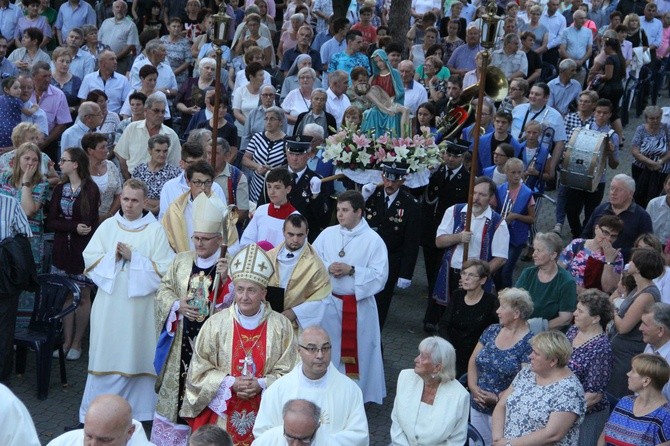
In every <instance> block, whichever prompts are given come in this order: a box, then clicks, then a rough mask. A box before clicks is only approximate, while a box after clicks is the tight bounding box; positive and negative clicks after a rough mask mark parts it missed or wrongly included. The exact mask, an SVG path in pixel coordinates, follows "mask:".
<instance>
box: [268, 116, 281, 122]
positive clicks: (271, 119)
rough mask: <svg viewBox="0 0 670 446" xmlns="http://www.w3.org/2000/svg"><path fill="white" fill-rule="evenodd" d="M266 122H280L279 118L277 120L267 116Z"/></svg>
mask: <svg viewBox="0 0 670 446" xmlns="http://www.w3.org/2000/svg"><path fill="white" fill-rule="evenodd" d="M265 120H266V121H279V118H275V117H274V116H266V117H265Z"/></svg>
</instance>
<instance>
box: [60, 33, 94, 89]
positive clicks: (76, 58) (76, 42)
mask: <svg viewBox="0 0 670 446" xmlns="http://www.w3.org/2000/svg"><path fill="white" fill-rule="evenodd" d="M66 43H67V47H68V49H69V50H70V54H71V55H72V62H70V73H72V74H74V75H75V76H77V77H78V78H79V79H84V77H85V76H86V75H87V74H90V73H93V71H94V70H95V58H94V57H93V56H92V55H91V53H89V52H88V51H84V50H83V49H82V48H81V46H82V45H83V44H84V32H83V31H82V30H81V28H72V29H71V30H70V32H69V33H68V34H67V39H66Z"/></svg>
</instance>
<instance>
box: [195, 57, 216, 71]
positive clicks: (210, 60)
mask: <svg viewBox="0 0 670 446" xmlns="http://www.w3.org/2000/svg"><path fill="white" fill-rule="evenodd" d="M207 64H209V65H213V66H216V60H214V58H213V57H203V58H202V59H200V62H198V68H199V69H201V70H202V67H204V66H205V65H207Z"/></svg>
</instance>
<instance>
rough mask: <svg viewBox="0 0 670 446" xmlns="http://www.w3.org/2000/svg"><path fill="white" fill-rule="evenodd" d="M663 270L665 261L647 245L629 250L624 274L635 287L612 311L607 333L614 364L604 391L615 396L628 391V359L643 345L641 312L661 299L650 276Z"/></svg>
mask: <svg viewBox="0 0 670 446" xmlns="http://www.w3.org/2000/svg"><path fill="white" fill-rule="evenodd" d="M664 272H665V262H664V261H663V256H662V255H661V254H660V253H659V252H657V251H654V250H653V249H648V248H641V249H636V250H634V251H633V255H632V256H631V259H630V262H629V263H628V274H630V275H632V276H633V279H635V289H634V290H633V291H631V292H630V293H628V295H627V296H626V297H625V298H624V299H623V301H622V302H621V303H620V305H619V307H618V310H617V311H616V313H614V324H613V325H612V327H611V328H610V333H609V334H610V342H611V343H612V352H613V353H614V365H613V367H612V379H611V380H610V383H609V386H607V391H608V392H609V393H611V394H612V395H614V396H615V397H617V398H621V397H622V396H624V395H627V394H629V393H630V392H629V391H628V386H627V383H626V380H625V378H624V376H625V373H626V370H628V367H629V364H630V361H631V359H632V358H633V357H634V356H635V355H637V354H639V353H642V352H643V351H644V348H645V346H646V344H645V342H644V341H643V340H642V333H641V332H640V323H641V322H642V314H643V313H644V310H645V309H646V308H647V307H648V306H649V305H651V304H652V303H654V302H660V301H661V293H660V291H659V290H658V288H657V287H656V285H655V284H654V279H655V278H657V277H658V276H660V275H661V274H663V273H664Z"/></svg>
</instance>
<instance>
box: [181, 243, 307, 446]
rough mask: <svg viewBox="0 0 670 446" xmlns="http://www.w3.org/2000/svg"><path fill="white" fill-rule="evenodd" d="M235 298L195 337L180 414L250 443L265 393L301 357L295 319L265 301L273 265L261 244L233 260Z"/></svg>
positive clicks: (238, 441) (190, 421)
mask: <svg viewBox="0 0 670 446" xmlns="http://www.w3.org/2000/svg"><path fill="white" fill-rule="evenodd" d="M229 269H230V274H231V276H232V279H233V284H234V293H235V302H234V303H233V305H232V306H231V307H229V308H226V309H225V310H223V311H221V312H219V313H216V314H214V315H213V316H211V317H210V318H209V319H208V320H207V321H206V322H205V324H204V325H203V326H202V329H201V330H200V333H199V334H198V338H197V339H196V341H195V347H194V351H193V358H192V359H191V365H190V366H189V369H188V375H187V377H186V385H185V393H184V401H183V404H182V407H181V411H180V415H181V416H182V417H184V418H185V419H187V421H188V423H189V425H190V426H191V428H193V429H195V428H197V427H198V426H200V425H202V424H216V425H218V426H220V427H222V428H225V429H226V431H227V432H228V433H229V434H230V435H231V437H232V438H233V441H234V442H235V444H248V443H249V442H250V441H251V439H252V438H253V435H252V428H253V425H254V421H255V419H256V416H257V414H258V409H259V407H260V402H261V392H263V391H264V390H265V389H267V388H268V387H269V386H271V385H272V383H274V382H275V381H276V380H277V379H278V378H280V377H281V376H283V375H285V374H287V373H288V372H290V371H291V369H293V367H294V366H295V364H296V362H297V354H296V351H295V344H294V343H295V340H294V338H293V328H292V327H291V323H290V322H289V321H288V319H286V318H285V317H284V316H282V315H281V314H279V313H277V312H275V311H273V310H272V308H271V307H270V304H269V303H267V302H266V301H265V296H266V294H267V286H268V280H269V279H270V277H271V276H272V274H273V273H274V268H273V267H272V263H271V261H270V259H269V258H268V256H267V255H266V254H265V252H263V250H262V249H261V248H259V247H258V245H255V244H251V245H248V246H246V247H245V248H244V249H242V250H241V251H240V252H238V253H237V255H236V256H235V257H233V259H232V261H231V263H230V267H229Z"/></svg>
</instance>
